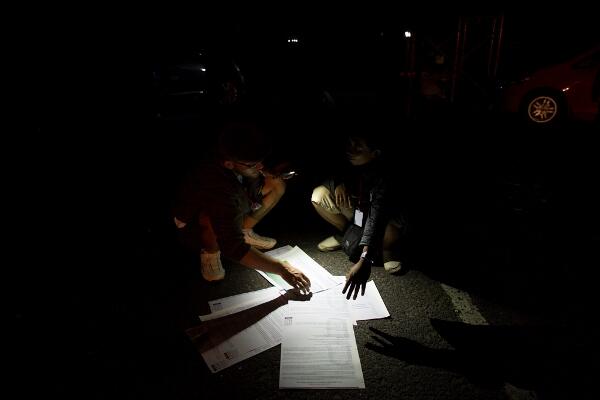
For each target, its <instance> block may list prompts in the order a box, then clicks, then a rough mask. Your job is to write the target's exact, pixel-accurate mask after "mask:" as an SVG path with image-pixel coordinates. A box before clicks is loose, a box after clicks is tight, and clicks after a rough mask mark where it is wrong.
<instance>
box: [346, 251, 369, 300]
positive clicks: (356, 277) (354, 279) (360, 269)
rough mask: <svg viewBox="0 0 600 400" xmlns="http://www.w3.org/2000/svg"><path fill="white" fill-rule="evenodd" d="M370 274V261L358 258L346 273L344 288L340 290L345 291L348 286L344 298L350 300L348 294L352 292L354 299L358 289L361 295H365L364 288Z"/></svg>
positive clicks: (350, 294)
mask: <svg viewBox="0 0 600 400" xmlns="http://www.w3.org/2000/svg"><path fill="white" fill-rule="evenodd" d="M370 276H371V263H370V262H368V261H366V262H365V261H364V260H363V259H362V258H361V259H360V260H358V262H357V263H356V264H354V265H353V266H352V268H350V271H348V273H347V274H346V284H345V285H344V289H343V290H342V294H343V293H346V290H348V288H350V290H349V291H348V294H347V295H346V299H348V300H350V296H352V293H353V292H354V297H353V298H352V299H353V300H356V297H357V296H358V291H359V290H360V291H361V294H360V295H361V296H364V295H365V289H366V288H367V281H368V280H369V277H370Z"/></svg>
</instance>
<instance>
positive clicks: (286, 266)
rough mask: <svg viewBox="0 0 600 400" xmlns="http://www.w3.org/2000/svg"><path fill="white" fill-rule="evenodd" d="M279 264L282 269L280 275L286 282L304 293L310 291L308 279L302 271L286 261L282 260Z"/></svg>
mask: <svg viewBox="0 0 600 400" xmlns="http://www.w3.org/2000/svg"><path fill="white" fill-rule="evenodd" d="M281 264H282V266H283V270H282V272H281V274H280V275H281V277H282V278H283V279H285V281H286V282H287V283H289V284H290V285H291V286H292V287H293V288H294V289H298V290H300V291H302V292H304V293H308V292H310V279H308V277H307V276H306V275H304V274H303V273H302V271H300V270H298V269H296V268H294V267H292V266H291V265H290V263H288V262H287V261H283V262H282V263H281Z"/></svg>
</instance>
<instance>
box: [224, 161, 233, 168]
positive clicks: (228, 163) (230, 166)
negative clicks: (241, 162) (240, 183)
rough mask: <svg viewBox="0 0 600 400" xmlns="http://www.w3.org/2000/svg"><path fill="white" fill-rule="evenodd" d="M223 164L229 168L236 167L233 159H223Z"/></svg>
mask: <svg viewBox="0 0 600 400" xmlns="http://www.w3.org/2000/svg"><path fill="white" fill-rule="evenodd" d="M223 166H224V167H225V168H227V169H233V168H235V165H234V163H233V161H229V160H225V161H223Z"/></svg>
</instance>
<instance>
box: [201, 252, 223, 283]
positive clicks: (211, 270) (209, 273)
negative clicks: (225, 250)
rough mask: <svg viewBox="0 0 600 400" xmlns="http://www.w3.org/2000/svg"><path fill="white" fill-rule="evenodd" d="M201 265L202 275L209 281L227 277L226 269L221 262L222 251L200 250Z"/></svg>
mask: <svg viewBox="0 0 600 400" xmlns="http://www.w3.org/2000/svg"><path fill="white" fill-rule="evenodd" d="M200 267H201V268H202V276H203V277H204V279H206V280H207V281H209V282H212V281H220V280H222V279H224V278H225V269H224V268H223V265H222V264H221V252H220V251H217V252H216V253H207V252H205V251H204V250H202V251H201V252H200Z"/></svg>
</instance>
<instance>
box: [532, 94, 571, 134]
mask: <svg viewBox="0 0 600 400" xmlns="http://www.w3.org/2000/svg"><path fill="white" fill-rule="evenodd" d="M521 113H522V116H523V117H524V119H525V120H526V121H527V122H528V123H530V124H532V125H536V126H554V125H557V124H558V123H559V122H561V121H562V119H563V118H564V116H565V115H566V114H567V113H566V102H565V100H564V99H563V98H562V96H561V95H560V94H559V93H552V92H538V93H534V94H531V95H529V96H527V98H526V99H525V101H524V102H523V105H522V111H521Z"/></svg>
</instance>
